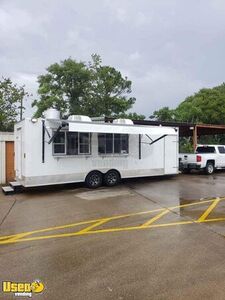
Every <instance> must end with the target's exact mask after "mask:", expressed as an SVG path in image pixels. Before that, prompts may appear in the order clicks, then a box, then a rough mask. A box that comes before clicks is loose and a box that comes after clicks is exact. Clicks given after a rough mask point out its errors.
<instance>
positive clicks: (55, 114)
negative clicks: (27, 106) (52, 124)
mask: <svg viewBox="0 0 225 300" xmlns="http://www.w3.org/2000/svg"><path fill="white" fill-rule="evenodd" d="M43 116H44V118H45V119H48V120H50V119H52V120H54V119H55V120H59V119H60V111H59V110H57V109H56V108H52V107H51V108H49V109H47V110H45V111H44V112H43Z"/></svg>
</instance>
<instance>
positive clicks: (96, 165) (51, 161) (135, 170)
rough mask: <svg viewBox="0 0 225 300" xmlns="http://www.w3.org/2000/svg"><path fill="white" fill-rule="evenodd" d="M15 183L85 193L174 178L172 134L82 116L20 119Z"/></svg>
mask: <svg viewBox="0 0 225 300" xmlns="http://www.w3.org/2000/svg"><path fill="white" fill-rule="evenodd" d="M14 134H15V174H16V178H15V179H16V182H17V184H20V185H22V186H24V187H34V186H43V185H53V184H63V183H71V182H83V181H84V182H86V184H87V185H88V186H89V187H91V188H96V187H99V186H100V185H102V184H103V183H104V184H106V185H108V186H113V185H115V184H117V182H118V181H119V180H120V178H131V177H143V176H157V175H167V174H177V173H178V129H177V128H171V127H162V126H141V125H134V124H133V122H132V121H131V120H126V119H117V120H114V121H113V123H104V122H94V121H92V120H91V119H90V118H89V117H87V116H75V115H74V116H70V117H69V118H68V119H67V120H62V119H60V118H59V113H58V111H56V110H54V109H50V110H48V111H47V112H46V113H45V118H39V119H31V118H26V119H24V120H22V121H21V122H19V123H17V124H16V125H15V132H14Z"/></svg>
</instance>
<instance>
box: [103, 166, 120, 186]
mask: <svg viewBox="0 0 225 300" xmlns="http://www.w3.org/2000/svg"><path fill="white" fill-rule="evenodd" d="M119 181H120V174H119V172H118V171H116V170H109V171H108V172H107V173H106V174H105V175H104V183H105V185H107V186H114V185H117V184H118V183H119Z"/></svg>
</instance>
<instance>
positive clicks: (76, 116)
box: [68, 115, 92, 122]
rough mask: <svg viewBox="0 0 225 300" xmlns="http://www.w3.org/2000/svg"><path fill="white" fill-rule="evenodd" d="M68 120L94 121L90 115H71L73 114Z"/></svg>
mask: <svg viewBox="0 0 225 300" xmlns="http://www.w3.org/2000/svg"><path fill="white" fill-rule="evenodd" d="M68 121H75V122H92V121H91V118H90V117H88V116H82V115H71V116H69V118H68Z"/></svg>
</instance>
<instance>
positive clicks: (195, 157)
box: [179, 145, 225, 174]
mask: <svg viewBox="0 0 225 300" xmlns="http://www.w3.org/2000/svg"><path fill="white" fill-rule="evenodd" d="M179 168H180V170H181V171H182V172H184V173H188V172H190V171H191V170H204V171H205V173H206V174H213V172H214V171H215V170H216V169H225V145H197V147H196V150H195V153H194V154H189V153H183V154H180V155H179Z"/></svg>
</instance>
